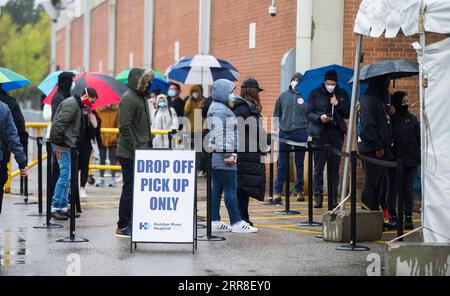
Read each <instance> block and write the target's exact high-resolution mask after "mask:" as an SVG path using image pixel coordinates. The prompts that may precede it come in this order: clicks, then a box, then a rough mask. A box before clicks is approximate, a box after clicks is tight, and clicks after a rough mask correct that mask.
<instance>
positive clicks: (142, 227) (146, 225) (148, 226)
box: [139, 222, 152, 230]
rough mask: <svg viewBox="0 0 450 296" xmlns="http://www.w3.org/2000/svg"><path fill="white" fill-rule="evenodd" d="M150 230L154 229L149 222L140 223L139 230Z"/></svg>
mask: <svg viewBox="0 0 450 296" xmlns="http://www.w3.org/2000/svg"><path fill="white" fill-rule="evenodd" d="M150 229H152V225H151V223H148V222H144V223H142V222H141V223H139V230H150Z"/></svg>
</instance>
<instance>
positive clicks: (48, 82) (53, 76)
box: [38, 70, 78, 96]
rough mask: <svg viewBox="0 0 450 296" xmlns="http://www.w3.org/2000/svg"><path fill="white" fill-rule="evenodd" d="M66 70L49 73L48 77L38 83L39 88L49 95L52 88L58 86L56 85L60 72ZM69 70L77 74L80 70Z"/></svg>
mask: <svg viewBox="0 0 450 296" xmlns="http://www.w3.org/2000/svg"><path fill="white" fill-rule="evenodd" d="M63 72H64V71H56V72H53V73H50V74H48V76H47V77H45V79H44V80H43V81H42V82H41V83H40V84H39V85H38V89H39V90H40V91H41V92H42V93H43V94H45V95H46V96H48V95H49V94H50V93H51V92H52V90H53V89H54V88H55V87H56V85H57V84H58V77H59V74H61V73H63ZM68 72H72V73H73V74H75V75H77V74H78V72H77V71H75V70H71V71H68Z"/></svg>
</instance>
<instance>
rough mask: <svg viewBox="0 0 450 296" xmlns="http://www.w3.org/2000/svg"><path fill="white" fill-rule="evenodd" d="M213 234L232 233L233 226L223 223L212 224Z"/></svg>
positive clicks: (214, 222) (215, 222)
mask: <svg viewBox="0 0 450 296" xmlns="http://www.w3.org/2000/svg"><path fill="white" fill-rule="evenodd" d="M211 228H212V232H231V226H230V225H227V224H225V223H223V222H221V221H213V222H212V227H211Z"/></svg>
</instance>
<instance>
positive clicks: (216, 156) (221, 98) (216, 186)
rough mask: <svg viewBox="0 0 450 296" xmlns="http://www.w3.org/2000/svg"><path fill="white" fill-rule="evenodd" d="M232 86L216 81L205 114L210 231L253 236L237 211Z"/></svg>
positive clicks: (250, 227) (255, 230)
mask: <svg viewBox="0 0 450 296" xmlns="http://www.w3.org/2000/svg"><path fill="white" fill-rule="evenodd" d="M235 88H236V85H235V84H234V83H233V82H231V81H229V80H226V79H219V80H217V81H216V82H214V84H213V87H212V99H213V103H212V104H211V107H210V108H209V110H208V117H207V118H208V120H207V123H208V128H209V131H210V139H209V148H210V149H212V150H213V151H220V152H224V153H213V154H212V161H211V167H212V169H211V173H212V188H211V190H212V196H211V199H212V231H213V232H234V233H255V232H258V229H257V228H255V227H252V226H250V224H248V223H247V222H245V221H243V220H242V217H241V213H240V211H239V205H238V200H237V196H236V192H237V154H235V153H234V152H236V150H237V149H238V144H239V143H238V134H237V133H238V132H237V130H238V128H237V118H236V116H235V115H234V113H233V111H232V109H233V108H234V106H235V105H236V100H237V98H236V96H235V95H234V89H235ZM222 194H224V197H225V204H226V207H227V210H228V215H229V217H230V224H231V226H230V225H228V224H226V223H224V222H222V221H221V217H220V203H221V198H222Z"/></svg>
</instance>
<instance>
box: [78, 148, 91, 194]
mask: <svg viewBox="0 0 450 296" xmlns="http://www.w3.org/2000/svg"><path fill="white" fill-rule="evenodd" d="M91 155H92V147H83V148H81V149H80V152H79V156H78V170H79V171H80V172H81V174H80V175H81V176H80V186H81V187H82V188H84V187H86V184H87V181H88V178H89V163H90V162H91Z"/></svg>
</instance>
